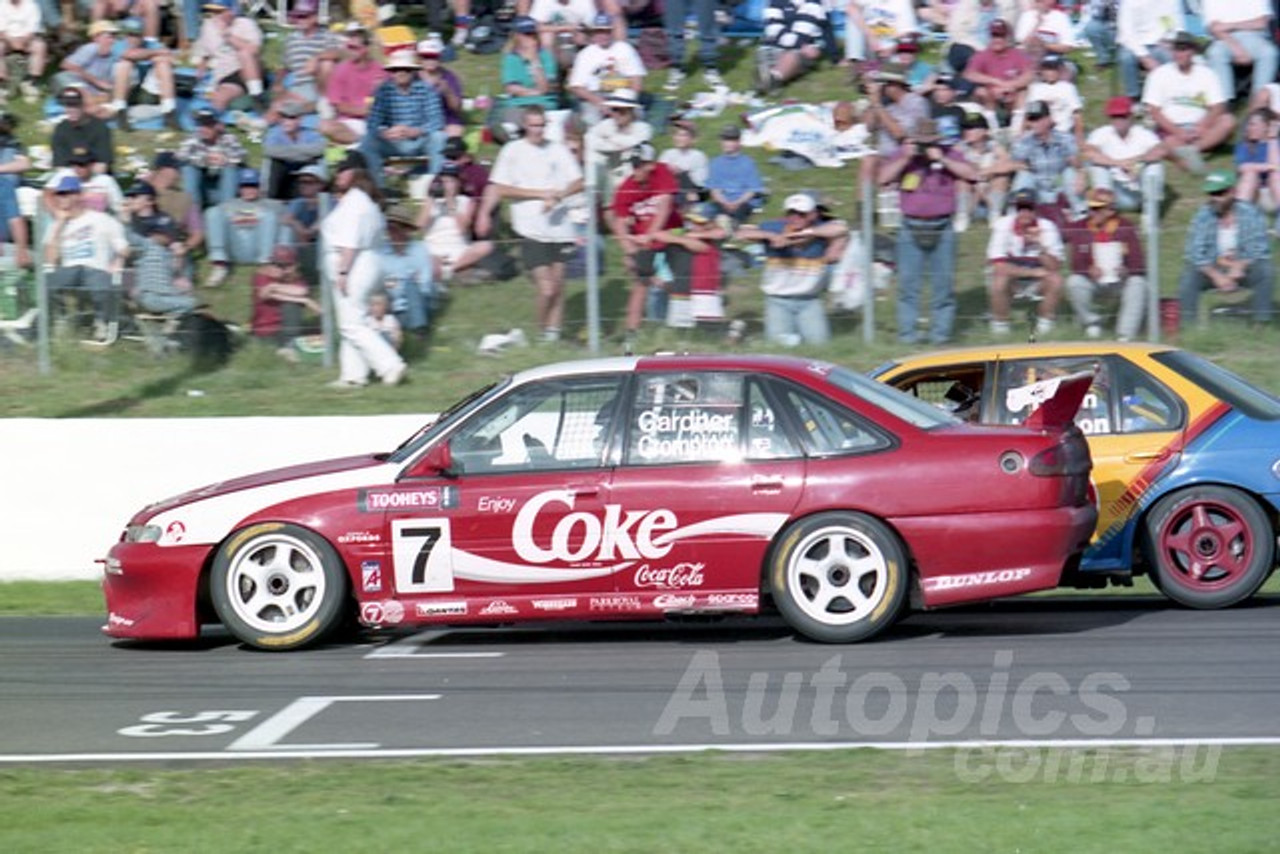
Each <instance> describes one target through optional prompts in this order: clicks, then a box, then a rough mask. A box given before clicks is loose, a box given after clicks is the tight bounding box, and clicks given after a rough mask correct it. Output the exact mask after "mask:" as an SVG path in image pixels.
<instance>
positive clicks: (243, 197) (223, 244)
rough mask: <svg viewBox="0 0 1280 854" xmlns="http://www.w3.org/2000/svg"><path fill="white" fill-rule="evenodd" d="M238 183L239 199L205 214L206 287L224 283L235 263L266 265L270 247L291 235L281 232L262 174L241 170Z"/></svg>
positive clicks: (276, 204) (274, 206)
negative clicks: (265, 195)
mask: <svg viewBox="0 0 1280 854" xmlns="http://www.w3.org/2000/svg"><path fill="white" fill-rule="evenodd" d="M237 184H238V185H239V187H238V194H237V197H236V198H234V199H230V200H228V201H225V202H221V203H220V204H217V205H215V206H213V207H211V208H209V209H208V210H206V211H205V213H204V224H205V244H206V247H207V249H208V257H209V267H210V269H209V278H208V279H206V280H205V287H206V288H216V287H218V286H219V285H221V284H222V283H223V282H225V281H226V280H227V276H228V275H229V274H230V272H231V265H232V264H249V265H256V264H264V263H266V260H267V258H269V257H270V256H271V247H273V246H275V245H276V244H277V243H279V242H280V241H281V239H282V238H285V237H287V236H288V234H287V232H286V233H285V234H282V233H281V229H280V205H279V203H278V202H276V201H273V200H268V199H264V198H263V197H262V175H261V173H259V172H258V170H257V169H249V168H246V167H241V168H240V170H239V175H238V180H237Z"/></svg>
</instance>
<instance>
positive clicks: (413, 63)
mask: <svg viewBox="0 0 1280 854" xmlns="http://www.w3.org/2000/svg"><path fill="white" fill-rule="evenodd" d="M382 67H383V68H385V69H387V70H388V71H397V70H400V69H407V70H410V71H417V70H418V69H419V68H421V67H422V64H421V63H419V62H418V57H416V56H414V54H413V51H411V50H397V51H394V52H393V53H392V54H391V55H390V56H388V57H387V61H386V62H385V63H383V65H382Z"/></svg>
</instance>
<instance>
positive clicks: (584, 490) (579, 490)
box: [569, 483, 600, 498]
mask: <svg viewBox="0 0 1280 854" xmlns="http://www.w3.org/2000/svg"><path fill="white" fill-rule="evenodd" d="M569 491H570V492H572V493H573V495H574V497H575V498H591V497H592V496H595V495H599V494H600V485H599V484H595V483H580V484H576V485H572V486H570V487H569Z"/></svg>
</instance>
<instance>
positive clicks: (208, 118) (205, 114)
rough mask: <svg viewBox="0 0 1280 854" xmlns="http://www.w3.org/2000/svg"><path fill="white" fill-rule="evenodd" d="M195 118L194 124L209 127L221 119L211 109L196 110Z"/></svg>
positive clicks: (218, 122)
mask: <svg viewBox="0 0 1280 854" xmlns="http://www.w3.org/2000/svg"><path fill="white" fill-rule="evenodd" d="M195 119H196V124H198V125H200V126H201V127H206V128H211V127H213V126H214V125H216V124H220V123H221V121H222V120H221V119H219V118H218V114H217V113H215V112H214V111H213V110H196V115H195Z"/></svg>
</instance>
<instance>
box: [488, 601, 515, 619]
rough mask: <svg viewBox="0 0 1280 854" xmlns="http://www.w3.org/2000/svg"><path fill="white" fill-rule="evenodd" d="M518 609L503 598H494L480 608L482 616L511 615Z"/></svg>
mask: <svg viewBox="0 0 1280 854" xmlns="http://www.w3.org/2000/svg"><path fill="white" fill-rule="evenodd" d="M519 613H520V609H519V608H517V607H516V606H515V605H512V604H511V603H510V602H508V601H507V600H505V599H495V600H493V601H492V602H490V603H489V604H488V605H485V606H484V607H483V608H481V609H480V616H482V617H513V616H515V615H516V614H519Z"/></svg>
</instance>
